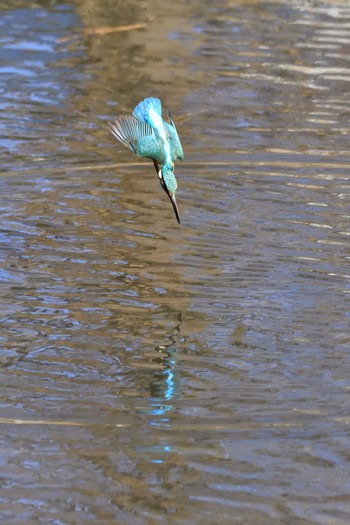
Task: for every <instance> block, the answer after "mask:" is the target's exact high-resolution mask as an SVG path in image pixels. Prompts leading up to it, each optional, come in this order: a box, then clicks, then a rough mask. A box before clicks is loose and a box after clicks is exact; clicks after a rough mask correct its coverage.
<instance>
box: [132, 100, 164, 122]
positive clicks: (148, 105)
mask: <svg viewBox="0 0 350 525" xmlns="http://www.w3.org/2000/svg"><path fill="white" fill-rule="evenodd" d="M152 110H153V111H155V112H156V113H158V115H160V116H162V104H161V102H160V100H159V98H153V97H150V98H145V100H142V101H141V102H139V103H138V104H137V106H135V108H134V111H133V115H134V116H135V117H136V118H138V119H139V120H142V121H143V122H147V123H149V114H150V112H151V111H152Z"/></svg>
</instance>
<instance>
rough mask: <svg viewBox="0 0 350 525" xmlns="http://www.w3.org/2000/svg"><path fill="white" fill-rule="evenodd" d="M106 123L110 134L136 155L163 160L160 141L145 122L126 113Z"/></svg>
mask: <svg viewBox="0 0 350 525" xmlns="http://www.w3.org/2000/svg"><path fill="white" fill-rule="evenodd" d="M108 125H109V129H110V131H111V133H112V135H113V136H114V137H115V138H116V139H118V140H119V141H120V142H121V143H122V144H124V146H126V147H127V148H129V149H131V151H133V152H134V153H135V154H136V155H137V156H139V157H150V158H151V159H154V160H156V161H157V162H159V163H160V164H162V163H163V162H164V152H163V147H162V141H161V139H160V138H159V137H158V136H157V135H156V133H155V132H154V129H153V128H152V127H151V126H150V125H149V124H147V123H146V122H142V121H141V120H139V119H137V118H135V117H134V116H129V115H127V116H118V117H116V118H115V119H114V120H113V122H109V123H108Z"/></svg>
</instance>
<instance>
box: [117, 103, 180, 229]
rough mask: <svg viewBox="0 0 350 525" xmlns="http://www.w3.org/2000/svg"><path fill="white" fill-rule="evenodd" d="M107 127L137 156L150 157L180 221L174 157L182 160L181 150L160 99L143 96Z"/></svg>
mask: <svg viewBox="0 0 350 525" xmlns="http://www.w3.org/2000/svg"><path fill="white" fill-rule="evenodd" d="M109 127H110V130H111V132H112V134H113V135H114V137H116V138H117V139H118V140H120V142H122V144H124V146H126V147H127V148H130V149H131V150H132V151H133V152H134V153H135V154H136V155H137V156H138V157H148V158H151V159H152V160H153V163H154V167H155V168H156V170H157V173H158V177H159V180H160V183H161V185H162V188H163V190H164V191H165V192H166V194H167V195H168V197H169V198H170V200H171V203H172V205H173V208H174V212H175V215H176V218H177V221H178V223H180V215H179V210H178V207H177V204H176V199H175V194H176V189H177V182H176V178H175V175H174V162H175V160H176V159H180V160H183V158H184V152H183V150H182V146H181V143H180V139H179V136H178V134H177V131H176V127H175V124H174V121H173V119H172V118H171V115H170V113H169V122H165V121H164V120H163V118H162V105H161V102H160V100H159V99H158V98H145V100H143V101H142V102H139V104H137V106H136V107H135V108H134V111H133V114H132V115H127V116H118V117H116V118H115V119H114V120H113V122H110V123H109Z"/></svg>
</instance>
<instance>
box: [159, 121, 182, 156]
mask: <svg viewBox="0 0 350 525" xmlns="http://www.w3.org/2000/svg"><path fill="white" fill-rule="evenodd" d="M168 117H169V124H168V123H167V122H164V127H165V130H166V133H167V135H168V138H169V142H170V146H171V155H172V160H173V162H175V160H176V159H180V160H184V152H183V149H182V146H181V142H180V139H179V135H178V133H177V130H176V126H175V123H174V121H173V119H172V117H171V114H170V111H168Z"/></svg>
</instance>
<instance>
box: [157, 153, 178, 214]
mask: <svg viewBox="0 0 350 525" xmlns="http://www.w3.org/2000/svg"><path fill="white" fill-rule="evenodd" d="M159 178H160V183H161V185H162V188H163V190H164V191H165V193H166V194H167V195H168V197H169V199H170V200H171V204H172V205H173V208H174V212H175V215H176V219H177V222H178V223H179V224H180V214H179V210H178V207H177V204H176V199H175V194H176V190H177V182H176V178H175V175H174V163H173V162H167V163H166V164H164V166H163V167H162V168H161V169H160V171H159Z"/></svg>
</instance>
